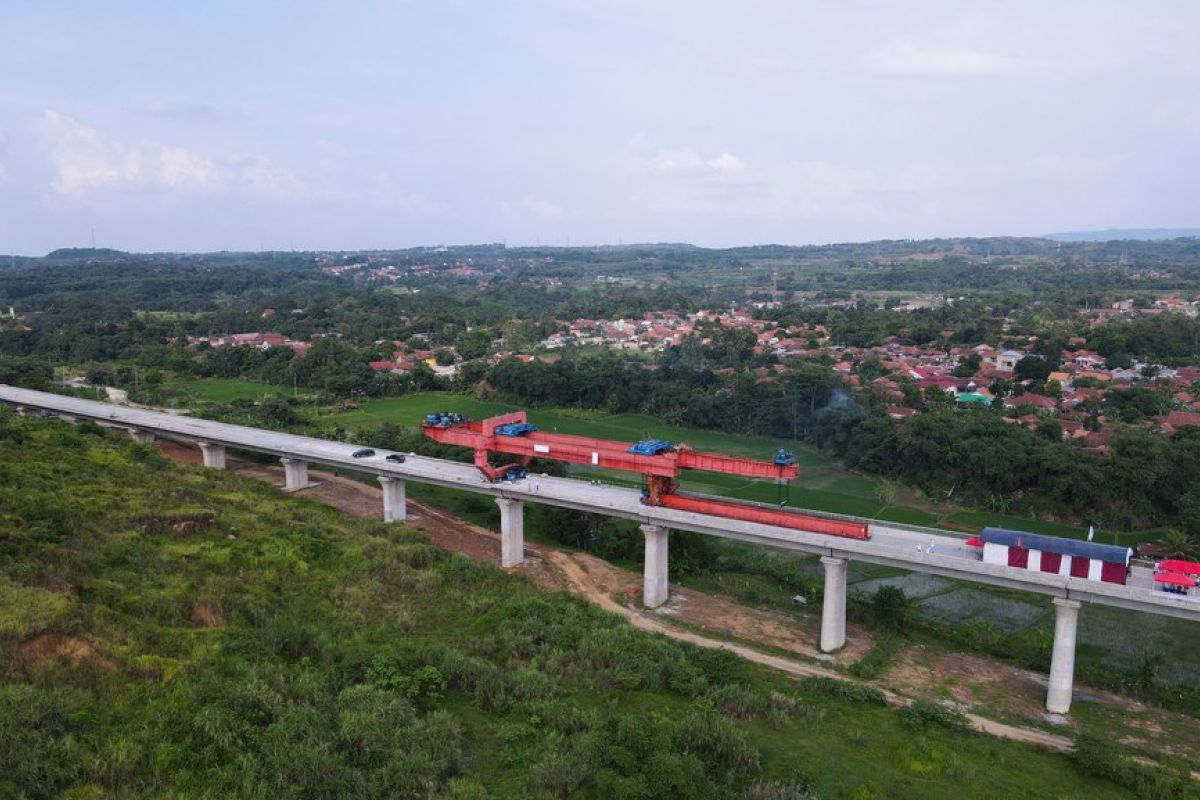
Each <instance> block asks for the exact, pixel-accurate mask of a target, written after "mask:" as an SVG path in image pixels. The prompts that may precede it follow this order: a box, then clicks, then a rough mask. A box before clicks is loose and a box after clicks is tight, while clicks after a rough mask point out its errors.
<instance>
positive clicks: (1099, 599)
mask: <svg viewBox="0 0 1200 800" xmlns="http://www.w3.org/2000/svg"><path fill="white" fill-rule="evenodd" d="M0 402H4V403H6V404H8V405H10V406H13V407H23V408H25V409H29V410H32V411H49V412H53V413H55V414H57V415H63V416H68V417H74V418H78V419H89V420H93V421H96V422H99V423H102V424H106V425H112V426H117V427H123V428H131V429H137V430H142V431H146V432H151V433H154V434H156V435H159V436H164V437H170V438H176V439H185V440H190V441H193V442H200V441H204V442H210V443H213V444H220V445H225V446H227V447H230V448H235V449H239V450H249V451H254V452H259V453H267V454H271V455H275V456H279V457H281V458H282V457H287V458H292V459H296V460H299V461H304V462H308V463H313V464H322V465H325V466H329V467H337V468H341V469H348V470H355V471H358V472H364V473H369V474H373V475H379V476H390V477H393V478H399V479H402V480H405V481H416V482H418V483H427V484H431V485H436V486H445V487H449V488H454V489H461V490H464V491H469V492H476V493H480V494H486V495H491V496H494V497H504V498H510V499H514V500H525V501H529V502H536V503H545V504H548V505H555V506H562V507H565V508H572V509H576V510H580V511H587V512H591V513H595V514H605V515H609V516H614V517H621V518H625V519H631V520H636V521H638V522H641V523H644V524H652V525H661V526H664V527H667V528H671V529H674V530H686V531H694V532H697V533H704V534H709V535H713V536H720V537H723V538H727V539H735V540H740V541H745V542H751V543H755V544H761V545H766V546H770V547H778V548H783V549H787V550H794V551H799V552H802V553H810V554H814V555H823V556H831V557H836V558H849V559H855V560H860V561H867V562H871V563H875V564H884V565H888V566H893V567H900V568H903V569H909V570H915V571H919V572H928V573H933V574H937V575H943V576H946V577H950V578H955V579H959V580H966V581H973V582H977V583H984V584H990V585H994V586H1005V587H1011V588H1016V589H1023V590H1026V591H1031V592H1037V593H1039V594H1044V595H1049V596H1052V597H1062V598H1068V599H1073V600H1080V601H1083V602H1091V603H1100V604H1104V605H1111V606H1119V607H1123V608H1130V609H1134V610H1137V611H1144V612H1147V613H1153V614H1164V615H1168V616H1174V617H1180V618H1184V619H1192V620H1200V601H1197V600H1194V599H1186V598H1180V597H1178V596H1174V595H1168V594H1166V593H1163V592H1159V591H1154V590H1153V583H1152V579H1151V576H1150V572H1149V570H1148V569H1145V568H1141V567H1135V569H1134V572H1133V575H1132V580H1131V582H1130V584H1129V585H1126V586H1122V585H1118V584H1107V583H1100V582H1097V581H1088V580H1083V579H1080V578H1071V577H1065V576H1060V575H1052V574H1048V573H1040V572H1029V571H1026V570H1023V569H1017V568H1013V567H1007V566H1002V565H996V564H984V563H982V561H980V558H979V551H978V550H976V549H974V548H969V547H967V546H966V545H965V544H964V542H965V538H966V537H965V536H964V535H962V534H959V533H955V532H952V531H944V530H934V529H928V528H915V527H910V526H904V525H896V524H891V523H881V522H875V521H871V520H867V522H868V523H869V524H870V532H871V538H870V539H869V540H866V541H859V540H854V539H845V538H840V537H833V536H827V535H823V534H818V533H806V532H804V531H798V530H791V529H785V528H778V527H775V526H771V525H763V524H760V523H753V522H743V521H740V520H731V519H726V518H723V517H715V516H711V515H707V514H696V513H693V512H687V511H677V510H674V509H668V508H659V507H652V506H645V505H643V504H642V502H641V492H640V491H638V490H636V489H630V488H625V487H617V486H609V485H597V484H593V483H590V482H588V481H585V480H579V479H574V478H553V477H547V476H541V475H531V476H530V477H528V478H526V479H524V480H522V481H518V482H516V483H491V482H489V481H487V480H486V479H485V478H484V477H483V476H482V475H481V474H480V472H479V470H478V469H476V468H475V467H474V466H473V465H471V464H464V463H461V462H457V461H447V460H444V459H437V458H428V457H424V456H416V455H409V456H408V457H407V459H406V461H405V462H404V463H403V464H394V463H391V462H388V461H386V460H385V459H384V457H385V456H386V455H388V452H389V451H386V450H381V449H378V448H376V455H375V456H374V457H371V458H366V459H355V458H354V457H353V455H352V454H353V453H354V451H355V450H357V449H359V448H361V447H364V446H371V445H370V442H362V443H357V444H345V443H342V442H334V441H329V440H325V439H318V438H314V437H309V436H298V435H295V434H289V433H279V432H276V431H269V430H263V429H260V428H251V427H246V426H242V425H231V424H229V423H223V422H214V421H211V420H204V419H197V418H194V417H188V416H182V415H174V414H168V413H164V412H159V411H149V410H145V409H138V408H130V407H127V406H118V405H112V404H109V403H102V402H97V401H93V400H84V399H80V398H75V397H67V396H63V395H56V394H50V393H46V392H37V391H33V390H29V389H20V388H17V387H11V386H5V385H0ZM805 513H817V514H820V512H805ZM825 516H829V515H825Z"/></svg>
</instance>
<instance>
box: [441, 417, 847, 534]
mask: <svg viewBox="0 0 1200 800" xmlns="http://www.w3.org/2000/svg"><path fill="white" fill-rule="evenodd" d="M422 429H423V430H424V432H425V435H426V436H428V437H429V438H430V439H433V440H434V441H437V442H441V443H442V444H453V445H459V446H461V447H470V448H471V449H473V450H474V451H475V466H476V467H478V468H479V470H480V471H481V472H482V473H483V474H484V475H485V476H487V478H488V480H493V481H494V480H498V479H502V478H504V477H506V476H507V475H509V473H510V472H511V473H513V474H516V473H515V471H516V470H522V469H523V468H524V467H525V466H527V465H528V464H529V462H530V460H531V459H533V458H549V459H554V460H556V461H564V462H567V463H570V464H586V465H589V466H593V467H602V468H605V469H615V470H621V471H624V472H635V473H638V474H640V475H642V476H643V481H644V484H645V489H644V490H643V500H642V502H644V503H646V504H647V505H652V506H662V507H664V508H674V509H678V510H680V511H692V512H695V513H698V514H709V515H712V516H717V517H726V518H728V519H738V520H743V521H746V522H759V523H764V524H767V525H777V526H780V527H784V528H793V529H796V530H802V531H810V532H813V533H824V534H829V535H832V536H846V537H849V538H853V539H867V538H869V534H868V532H867V525H866V523H864V522H851V521H849V520H840V519H831V518H828V517H819V516H816V515H813V514H804V513H800V512H796V511H789V510H787V509H785V508H782V507H781V508H769V507H764V506H759V505H751V504H748V503H739V502H736V501H733V500H719V499H714V498H708V497H695V496H691V495H687V494H680V493H679V492H678V489H679V473H680V471H681V470H685V469H693V470H702V471H704V472H719V473H722V474H725V475H741V476H743V477H747V478H760V479H765V480H776V481H779V482H780V483H783V482H785V481H790V480H792V479H794V478H796V477H798V476H799V474H800V468H799V467H798V466H797V465H796V463H795V459H794V458H792V459H790V460H788V459H777V460H775V461H765V460H760V459H753V458H742V457H739V456H728V455H722V454H719V453H703V452H699V451H697V450H693V449H692V448H690V447H688V446H686V445H672V444H671V443H669V442H662V441H658V440H651V441H648V442H639V443H636V444H634V443H631V442H615V441H610V440H607V439H592V438H589V437H586V436H571V435H568V434H562V433H550V432H547V431H542V430H538V429H537V427H536V426H534V425H530V424H529V423H528V421H527V420H526V417H525V412H524V411H516V412H513V413H511V414H505V415H503V416H499V417H492V418H490V419H485V420H483V421H482V422H473V421H470V420H467V419H465V418H463V417H460V416H459V415H457V414H447V413H443V414H430V415H429V416H427V417H426V419H425V424H424V425H423V426H422ZM491 453H505V454H508V455H512V456H516V458H517V462H516V463H515V464H508V465H504V466H493V465H492V463H491V461H490V454H491ZM781 455H790V454H781Z"/></svg>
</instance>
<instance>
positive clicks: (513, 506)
mask: <svg viewBox="0 0 1200 800" xmlns="http://www.w3.org/2000/svg"><path fill="white" fill-rule="evenodd" d="M496 505H498V506H500V566H502V567H515V566H517V565H519V564H520V563H521V562H523V561H524V560H525V501H523V500H513V499H512V498H509V497H497V498H496Z"/></svg>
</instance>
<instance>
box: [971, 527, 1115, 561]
mask: <svg viewBox="0 0 1200 800" xmlns="http://www.w3.org/2000/svg"><path fill="white" fill-rule="evenodd" d="M979 538H980V539H982V540H983V543H984V544H988V543H991V544H1006V545H1008V546H1009V547H1018V546H1019V547H1023V548H1025V549H1027V550H1041V551H1042V552H1043V553H1059V554H1061V555H1064V556H1080V557H1082V558H1094V559H1096V560H1098V561H1107V562H1110V563H1117V564H1125V565H1126V566H1128V564H1129V558H1130V556H1132V555H1133V551H1132V550H1131V549H1129V548H1128V547H1117V546H1116V545H1111V544H1097V543H1096V542H1084V541H1081V540H1079V539H1060V538H1059V537H1057V536H1042V535H1041V534H1038V533H1029V532H1028V531H1010V530H1008V529H1007V528H984V529H983V531H982V532H980V534H979Z"/></svg>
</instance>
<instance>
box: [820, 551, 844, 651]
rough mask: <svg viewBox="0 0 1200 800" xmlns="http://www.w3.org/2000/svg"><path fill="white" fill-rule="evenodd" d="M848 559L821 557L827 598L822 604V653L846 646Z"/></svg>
mask: <svg viewBox="0 0 1200 800" xmlns="http://www.w3.org/2000/svg"><path fill="white" fill-rule="evenodd" d="M846 563H847V561H846V559H844V558H833V557H831V556H821V564H822V565H823V566H824V567H825V598H824V600H823V601H822V604H821V651H822V652H824V653H830V652H833V651H834V650H837V649H839V648H841V647H842V646H843V645H845V644H846Z"/></svg>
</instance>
